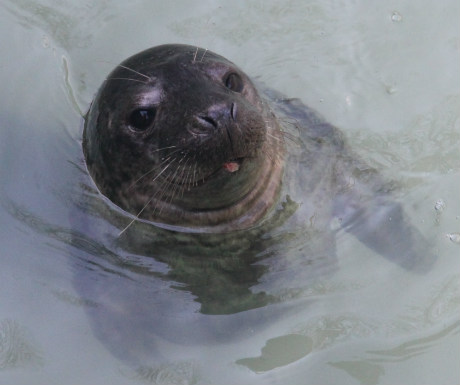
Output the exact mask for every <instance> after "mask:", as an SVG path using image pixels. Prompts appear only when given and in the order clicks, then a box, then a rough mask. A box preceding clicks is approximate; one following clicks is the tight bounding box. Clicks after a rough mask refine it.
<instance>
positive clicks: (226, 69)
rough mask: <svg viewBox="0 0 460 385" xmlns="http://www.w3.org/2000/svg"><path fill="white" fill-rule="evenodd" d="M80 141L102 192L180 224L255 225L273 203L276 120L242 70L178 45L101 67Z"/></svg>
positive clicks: (278, 154)
mask: <svg viewBox="0 0 460 385" xmlns="http://www.w3.org/2000/svg"><path fill="white" fill-rule="evenodd" d="M203 52H204V53H203ZM83 148H84V152H85V157H86V162H87V166H88V169H89V172H90V174H91V175H92V177H93V179H94V181H95V183H96V185H97V186H98V188H99V190H100V191H101V192H102V194H104V195H105V196H107V197H108V198H109V199H110V200H111V201H113V202H114V203H115V204H116V205H118V206H119V207H121V208H123V209H124V210H126V211H128V212H129V213H131V214H133V215H135V216H138V217H139V218H140V219H143V220H148V221H151V222H154V223H156V224H157V225H159V226H162V227H167V228H173V229H175V230H178V231H197V232H211V233H221V232H227V231H234V230H239V229H246V228H248V227H250V226H252V225H253V224H255V223H257V222H258V221H259V220H260V219H261V218H262V217H263V216H264V215H265V214H266V213H267V211H268V210H269V209H270V208H271V207H273V204H274V202H275V201H276V197H277V193H278V191H279V186H280V183H281V176H282V170H283V147H282V137H281V131H280V127H279V125H278V121H277V119H276V118H275V116H274V115H273V113H272V112H271V110H270V108H269V107H268V106H267V105H266V103H265V102H264V101H263V99H261V98H260V97H259V95H258V92H257V90H256V89H255V87H254V85H253V83H252V82H251V80H250V79H249V78H248V76H247V75H246V74H244V72H243V71H241V70H240V69H239V68H238V67H237V66H235V65H234V64H233V63H231V62H230V61H228V60H226V59H225V58H223V57H221V56H219V55H216V54H214V53H212V52H209V51H203V50H200V54H199V55H198V49H197V48H195V47H191V46H185V45H163V46H159V47H154V48H151V49H149V50H146V51H144V52H141V53H139V54H137V55H134V56H132V57H130V58H129V59H127V60H126V61H124V62H123V63H121V64H120V65H119V66H118V67H117V68H116V69H115V70H114V71H113V72H112V73H111V74H110V75H109V76H108V78H107V80H106V81H105V83H104V85H103V86H102V87H101V89H100V90H99V92H98V95H97V97H96V99H95V100H94V102H93V104H92V106H91V110H90V112H89V115H88V117H87V121H86V125H85V130H84V143H83Z"/></svg>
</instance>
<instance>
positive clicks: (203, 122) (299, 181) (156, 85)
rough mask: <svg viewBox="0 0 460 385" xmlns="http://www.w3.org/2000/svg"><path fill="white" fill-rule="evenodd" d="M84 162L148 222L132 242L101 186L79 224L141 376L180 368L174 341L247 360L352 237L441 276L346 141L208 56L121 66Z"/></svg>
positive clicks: (88, 278)
mask: <svg viewBox="0 0 460 385" xmlns="http://www.w3.org/2000/svg"><path fill="white" fill-rule="evenodd" d="M83 150H84V155H85V158H86V163H87V167H88V170H89V173H90V175H91V177H92V178H93V180H94V182H95V184H96V185H97V187H98V188H99V190H100V192H101V193H102V194H103V195H105V196H106V197H107V198H108V199H110V200H111V201H112V202H113V203H115V204H116V205H118V206H119V207H121V208H122V209H124V210H125V211H128V212H129V213H131V214H132V215H134V216H136V217H138V218H139V219H140V220H139V221H135V222H134V223H133V225H132V226H131V227H129V229H128V230H127V231H124V232H123V236H120V232H119V230H120V229H122V228H123V227H124V226H125V225H126V222H127V218H126V217H125V216H120V215H119V212H118V211H117V210H105V207H106V206H105V205H104V204H103V201H102V200H101V199H100V198H101V197H100V194H99V193H98V192H97V191H94V189H91V188H90V185H87V186H88V188H87V189H86V190H88V191H91V193H89V194H88V195H85V196H84V197H85V199H88V202H89V203H85V206H84V207H85V208H88V210H86V211H84V212H83V210H82V212H81V213H77V214H78V215H83V217H82V219H81V220H80V221H78V218H79V217H78V216H77V215H73V216H72V218H73V221H77V222H78V223H77V226H78V230H79V231H78V232H76V234H75V241H74V244H75V245H76V246H77V247H78V248H79V251H80V252H81V253H82V254H83V256H82V257H81V258H82V259H83V260H85V261H86V263H85V264H84V267H81V265H80V261H81V258H80V259H78V260H77V261H76V267H75V271H76V277H75V285H76V287H77V289H78V292H79V293H80V295H81V296H82V297H83V298H85V300H87V301H88V302H89V303H94V304H97V306H89V307H88V308H87V312H88V314H89V315H90V318H91V319H92V320H93V328H94V331H95V333H96V335H97V336H98V338H100V339H101V340H102V341H104V342H105V344H106V345H107V346H109V347H110V349H111V351H112V352H114V354H116V355H117V356H119V357H120V358H122V359H124V360H126V361H130V362H132V363H133V364H134V365H142V364H145V365H147V366H150V365H153V367H154V368H157V367H158V365H159V362H170V361H171V360H173V361H175V360H176V359H177V357H176V356H174V355H172V356H171V357H168V349H163V348H162V347H164V345H163V344H164V341H165V340H167V341H172V342H173V343H174V344H178V345H177V346H187V347H190V346H200V349H201V347H202V346H203V345H202V344H203V341H204V342H205V344H206V345H208V344H209V346H212V347H213V348H214V347H216V346H220V347H222V349H223V351H224V352H226V351H228V350H230V351H233V350H234V349H233V347H232V349H225V347H226V342H228V341H231V343H232V344H234V343H235V341H236V340H238V339H241V340H242V341H246V340H250V338H253V336H257V331H259V330H261V329H262V328H263V327H264V325H267V324H272V323H274V322H277V320H283V319H285V318H283V317H286V315H287V314H289V312H290V311H292V312H293V313H292V314H294V313H296V314H297V313H298V311H303V307H304V306H305V304H306V302H308V301H309V299H310V297H311V296H310V295H306V296H305V301H306V302H301V303H298V302H296V301H295V300H294V301H290V298H292V299H295V298H299V297H298V293H299V290H300V292H302V289H303V288H307V287H308V285H309V284H311V283H312V282H315V281H318V280H322V279H323V278H324V277H325V276H326V275H328V274H329V273H330V272H331V271H332V270H334V269H335V267H336V265H337V264H336V263H335V262H336V258H335V257H336V255H335V254H336V253H335V238H336V235H337V233H338V232H340V231H346V232H349V233H351V234H353V235H354V236H355V237H356V238H358V239H359V240H360V241H361V242H362V243H363V244H365V245H366V246H368V247H369V248H371V249H373V250H374V251H376V252H377V253H379V254H380V255H382V256H384V257H385V258H388V259H390V260H391V261H393V262H395V263H396V264H399V265H401V266H402V267H404V268H405V269H408V270H420V271H426V270H427V269H429V268H430V266H431V265H432V262H433V258H432V256H431V254H430V251H429V249H430V247H429V245H428V244H427V242H426V241H425V239H424V237H423V236H421V234H420V233H419V232H418V231H417V230H416V229H415V228H414V227H413V226H412V225H411V224H410V221H408V219H407V217H406V215H405V214H404V211H403V210H402V207H401V205H400V204H399V203H397V202H395V199H394V197H393V196H392V193H391V188H388V184H387V182H386V181H385V180H384V178H382V177H381V176H380V175H379V173H378V172H376V171H375V170H374V169H372V168H371V167H369V166H368V165H367V164H366V162H364V161H362V160H361V159H359V157H357V156H356V155H355V154H354V153H353V151H351V150H350V148H349V146H348V145H347V143H346V141H345V140H344V139H343V136H342V134H341V133H340V131H339V130H338V129H337V128H335V127H334V126H332V125H331V124H329V123H327V122H326V121H325V120H324V119H323V118H321V117H320V116H318V114H317V113H315V112H314V111H313V110H312V109H310V108H309V107H307V106H305V105H304V104H303V103H301V102H300V101H299V100H297V99H287V98H285V97H283V95H280V94H279V93H277V92H276V91H273V90H269V89H264V88H263V87H258V89H256V88H255V86H254V84H253V83H252V82H251V80H250V79H249V78H248V76H247V75H245V74H244V73H243V72H242V71H241V70H240V69H239V68H238V67H236V66H235V65H234V64H232V63H231V62H229V61H228V60H226V59H224V58H223V57H221V56H219V55H216V54H214V53H211V52H209V51H206V50H203V49H197V48H196V47H191V46H184V45H164V46H159V47H155V48H151V49H148V50H146V51H144V52H141V53H139V54H137V55H134V56H132V57H131V58H129V59H127V60H126V61H124V62H123V63H122V64H120V65H119V66H118V67H117V68H116V69H115V70H114V71H113V72H112V73H111V74H110V75H109V76H108V77H107V79H106V81H105V82H104V84H103V85H102V87H101V88H100V90H99V92H98V94H97V96H96V98H95V100H94V101H93V103H92V105H91V108H90V111H89V113H88V115H87V119H86V123H85V129H84V134H83ZM85 178H86V179H89V178H87V175H86V174H85ZM89 182H90V181H89V180H88V183H89ZM91 183H92V182H91ZM102 206H103V207H104V209H101V207H102ZM94 208H96V209H94ZM87 212H89V213H90V214H96V215H90V216H89V215H86V214H87ZM120 217H122V218H120ZM120 220H121V222H120ZM152 223H153V224H155V225H156V226H152ZM165 228H166V229H165ZM169 230H178V231H169ZM242 230H244V231H242ZM210 233H212V234H210ZM86 266H90V268H86ZM357 274H361V272H358V270H357ZM307 290H308V289H307ZM300 297H302V295H301V296H300ZM247 310H250V311H248V312H247ZM215 315H220V316H219V317H215ZM291 321H292V322H295V325H297V320H296V319H292V320H291ZM280 322H281V321H280ZM283 322H284V321H283ZM295 328H296V327H294V324H293V325H292V329H295ZM275 329H276V328H275ZM288 329H289V328H288ZM254 333H255V334H254ZM252 342H254V340H252ZM243 345H244V344H243ZM232 346H234V345H232ZM246 350H247V348H246V347H244V346H242V350H241V352H239V353H238V352H237V353H236V354H237V355H238V354H240V356H239V357H237V358H242V357H245V356H246V354H247V351H246ZM187 352H190V351H189V350H187ZM187 354H188V353H184V354H183V353H182V349H181V351H180V352H179V355H180V357H182V356H184V357H189V358H190V359H193V360H194V359H195V355H194V354H193V350H192V351H191V353H190V354H188V356H187ZM241 355H242V356H241ZM212 356H213V357H214V356H215V352H214V351H213V353H212ZM227 366H228V362H227V361H226V362H225V367H227ZM160 369H161V367H160ZM155 370H156V369H155ZM154 372H155V371H154ZM191 382H192V381H191Z"/></svg>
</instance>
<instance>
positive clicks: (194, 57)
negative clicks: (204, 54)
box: [192, 47, 198, 63]
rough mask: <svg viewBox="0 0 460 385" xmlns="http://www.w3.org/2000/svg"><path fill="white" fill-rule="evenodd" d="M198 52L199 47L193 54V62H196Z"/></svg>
mask: <svg viewBox="0 0 460 385" xmlns="http://www.w3.org/2000/svg"><path fill="white" fill-rule="evenodd" d="M197 54H198V47H196V51H195V55H194V56H193V60H192V63H195V60H196V55H197Z"/></svg>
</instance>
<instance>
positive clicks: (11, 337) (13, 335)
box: [0, 319, 43, 371]
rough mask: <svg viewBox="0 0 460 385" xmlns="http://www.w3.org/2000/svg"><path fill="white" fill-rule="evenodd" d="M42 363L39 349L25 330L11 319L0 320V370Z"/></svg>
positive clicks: (34, 365)
mask: <svg viewBox="0 0 460 385" xmlns="http://www.w3.org/2000/svg"><path fill="white" fill-rule="evenodd" d="M42 364H43V358H42V356H41V352H40V350H39V349H38V348H37V347H36V345H35V344H34V343H33V342H32V340H31V339H30V336H29V335H28V333H27V331H26V330H25V329H24V328H23V327H22V326H21V325H19V323H18V322H17V321H15V320H12V319H4V320H1V321H0V371H1V370H4V369H12V368H20V367H30V366H32V367H36V366H40V365H42Z"/></svg>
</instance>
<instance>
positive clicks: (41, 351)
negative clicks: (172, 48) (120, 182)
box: [0, 0, 460, 385]
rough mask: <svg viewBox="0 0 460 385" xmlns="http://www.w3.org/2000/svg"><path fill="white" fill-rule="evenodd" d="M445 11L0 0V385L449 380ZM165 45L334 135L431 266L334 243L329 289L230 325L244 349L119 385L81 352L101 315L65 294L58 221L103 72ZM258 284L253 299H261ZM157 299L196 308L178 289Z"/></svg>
mask: <svg viewBox="0 0 460 385" xmlns="http://www.w3.org/2000/svg"><path fill="white" fill-rule="evenodd" d="M458 8H459V5H458V4H457V3H456V2H454V1H445V2H443V3H436V4H435V3H431V2H427V1H426V2H423V4H422V3H420V2H419V3H417V4H413V3H411V2H409V1H404V2H390V1H388V2H385V3H379V4H370V3H369V2H364V1H350V2H344V1H330V2H319V1H318V2H314V1H311V2H308V3H306V2H301V1H297V2H296V1H291V2H284V3H283V4H281V3H279V2H275V1H273V2H272V1H265V2H257V1H251V2H242V1H241V2H232V4H231V5H229V4H228V3H225V2H220V3H219V2H211V1H210V2H200V3H199V5H198V4H194V5H193V8H192V9H190V5H189V4H188V3H187V2H175V3H167V4H162V5H156V4H153V3H151V2H146V1H145V2H143V1H135V2H129V3H126V2H116V1H104V2H98V3H97V4H93V3H92V2H78V3H75V4H72V3H71V2H63V1H49V2H45V1H42V2H39V3H38V2H32V1H17V0H16V1H7V0H2V1H1V3H0V10H1V11H0V25H1V26H2V27H1V28H2V32H3V33H2V38H1V39H0V50H1V52H2V59H1V60H0V69H1V75H0V76H1V80H2V81H1V84H2V87H1V90H0V93H1V94H0V95H1V106H0V125H1V131H0V156H1V166H0V169H1V176H2V177H1V182H0V188H1V190H0V192H1V198H0V210H1V215H0V221H1V225H0V226H1V227H0V229H1V230H0V237H1V243H0V244H1V252H0V255H1V261H2V262H1V263H2V269H1V270H0V383H2V384H3V383H4V384H32V383H33V384H81V383H92V384H105V383H112V384H129V383H132V384H138V383H145V382H147V383H148V382H149V381H150V382H153V381H152V379H153V378H156V379H157V383H161V381H163V383H170V382H172V381H173V380H174V379H175V381H176V383H177V382H179V383H180V381H182V380H184V379H187V380H188V381H189V382H191V383H193V382H197V383H213V384H233V383H241V384H259V383H274V384H278V383H279V384H281V383H283V384H284V383H289V384H297V383H301V384H306V383H311V384H318V383H321V384H335V383H339V382H340V383H342V384H395V383H405V384H433V383H437V384H449V385H450V384H454V383H459V382H460V379H459V373H458V359H459V354H460V352H459V350H460V349H459V346H460V344H459V337H458V335H459V329H460V320H459V317H458V314H459V312H458V311H459V305H460V295H459V289H460V288H459V278H460V277H459V273H458V271H459V267H460V262H459V259H458V253H459V247H460V246H459V243H458V234H459V233H460V224H459V221H460V205H459V203H458V193H459V190H460V188H459V187H460V186H459V173H460V167H459V155H458V145H459V136H460V123H459V115H460V111H459V110H460V107H459V102H460V94H459V84H460V81H459V80H460V79H459V78H460V72H459V70H458V62H459V54H458V49H459V33H458V31H459V25H458V24H459V23H458V18H457V15H458V11H459V9H458ZM167 42H181V43H188V44H197V45H200V46H202V47H206V48H209V49H211V50H213V51H215V52H218V53H220V54H222V55H224V56H226V57H228V58H229V59H230V60H232V61H234V62H235V63H238V64H239V65H240V66H241V67H242V68H243V69H244V70H245V71H246V72H247V73H248V74H250V75H252V76H254V77H257V78H258V79H259V80H261V81H263V82H264V83H266V84H269V85H270V86H271V87H273V88H275V89H278V90H280V91H282V92H283V93H285V94H287V95H289V96H292V97H300V98H301V99H302V100H303V101H304V102H305V103H306V104H308V105H311V106H312V107H314V108H316V109H317V110H318V111H320V112H321V113H322V114H323V115H324V116H325V117H326V118H327V119H328V121H330V122H332V123H334V124H335V125H337V126H338V127H340V128H341V129H342V130H343V131H344V132H345V134H346V136H347V137H348V138H349V141H350V143H351V145H352V146H353V147H354V148H355V149H356V150H357V152H359V154H360V155H361V156H362V157H364V158H365V159H366V160H367V161H368V162H369V163H370V164H371V165H373V166H375V167H377V168H378V169H380V170H381V172H382V173H383V174H384V175H387V176H389V177H391V178H392V179H396V180H397V181H398V183H399V184H400V186H401V188H400V190H399V193H398V198H399V199H401V201H402V202H403V204H404V207H405V209H406V210H407V212H408V213H409V215H410V217H411V220H412V222H413V223H414V224H415V225H416V226H417V227H418V228H419V229H420V230H421V231H422V232H423V233H424V234H425V235H426V236H427V238H430V239H432V240H433V246H434V247H435V248H436V250H437V251H438V255H439V259H438V262H437V263H436V265H435V266H434V267H433V268H432V269H431V271H430V272H429V273H427V274H425V275H418V274H413V273H411V272H409V271H406V270H403V269H401V268H399V267H398V266H396V265H395V264H393V263H391V262H390V261H388V260H386V259H384V258H381V257H379V256H378V255H376V254H375V253H373V252H370V251H369V250H368V249H366V248H365V247H364V246H363V245H361V244H360V243H359V242H358V241H356V240H355V239H354V238H352V237H351V236H347V235H342V236H340V237H339V239H338V241H337V254H338V258H337V269H336V271H334V273H333V274H332V275H331V276H328V277H327V279H326V278H325V279H323V280H318V281H316V282H314V283H312V284H311V285H306V286H305V287H303V288H302V289H301V290H300V291H299V292H297V294H296V295H293V292H292V291H290V292H289V293H288V294H289V295H290V296H288V297H287V298H286V302H285V305H286V307H285V308H276V307H270V306H267V307H266V311H267V317H266V319H264V320H263V322H260V324H259V323H257V322H253V321H252V318H251V314H252V313H251V312H241V313H237V315H234V316H233V317H234V319H235V321H234V322H241V324H242V325H251V327H252V329H251V330H249V331H248V332H247V333H246V334H244V333H243V334H242V335H243V336H242V337H240V338H235V339H234V340H232V339H227V340H225V341H223V342H220V343H215V341H211V340H208V341H206V340H205V341H202V343H201V344H198V343H193V344H189V345H186V346H181V345H179V344H174V343H170V342H167V341H166V340H165V341H163V342H162V345H161V350H162V351H163V352H164V353H165V354H166V353H167V354H169V355H170V356H172V357H175V359H174V360H172V361H171V362H170V364H169V366H161V367H160V370H159V371H157V372H154V371H152V370H149V369H148V368H145V369H144V371H143V372H142V371H141V372H138V373H134V371H133V369H132V366H131V365H130V364H129V363H127V362H126V361H123V359H122V358H121V359H120V358H119V357H118V356H117V355H116V354H114V352H113V349H112V350H109V349H107V346H106V345H105V344H104V341H103V340H101V339H98V338H96V336H95V334H94V320H93V319H91V316H90V315H91V309H93V308H94V307H95V306H96V307H97V303H96V304H95V303H92V302H91V301H90V300H88V299H87V298H84V296H82V295H81V290H80V291H78V290H77V289H76V284H75V279H76V278H78V277H80V276H81V274H82V272H84V271H85V269H88V268H89V266H87V265H86V264H85V259H84V258H83V259H78V257H79V254H78V250H75V249H72V248H70V247H69V245H68V242H67V241H68V236H69V234H70V233H71V232H72V229H73V220H72V216H74V215H75V213H78V215H81V216H82V217H83V218H85V217H86V213H85V212H82V210H81V208H80V206H79V200H78V199H79V197H81V196H82V195H83V194H84V187H85V185H84V183H83V184H82V181H85V179H84V175H82V172H81V167H82V153H81V143H80V141H81V132H82V118H81V116H82V114H84V113H85V112H86V110H87V109H88V106H89V104H90V102H91V99H92V97H93V95H94V93H95V92H96V90H97V88H98V86H99V85H100V83H101V82H102V80H103V79H104V77H105V76H106V75H107V73H108V72H109V71H110V70H111V69H112V68H113V67H114V65H116V64H117V63H118V62H120V61H121V60H123V59H124V58H125V57H127V56H129V55H131V54H133V53H135V52H137V51H140V50H142V49H144V48H147V47H149V46H153V45H157V44H161V43H167ZM440 201H441V202H442V204H440V203H439V202H440ZM96 241H100V239H96ZM121 256H122V255H121ZM139 258H140V259H139V260H138V261H137V262H136V263H139V264H140V263H144V264H146V263H147V262H146V261H145V260H143V259H142V256H139ZM150 263H151V265H149V268H152V269H156V270H157V271H166V270H167V266H165V265H161V264H160V263H157V264H155V263H153V262H150ZM142 266H145V265H142ZM271 278H273V277H271ZM271 278H270V275H264V276H262V277H261V278H260V279H259V282H258V284H257V285H256V286H255V287H254V288H253V289H254V290H257V291H263V290H269V289H273V283H272V282H273V281H272V280H271ZM138 279H139V282H141V279H140V278H138ZM142 282H144V281H142ZM147 283H148V280H147ZM156 285H158V284H156ZM127 287H128V286H127ZM155 287H157V288H158V286H155ZM165 287H166V289H167V288H168V287H169V285H168V282H166V284H165ZM121 288H123V286H121ZM166 289H165V290H166ZM127 290H128V289H127ZM121 293H123V291H121ZM178 293H179V294H178ZM163 295H164V296H165V297H164V298H167V299H168V294H167V292H166V294H163ZM162 298H163V297H162ZM172 298H173V299H172ZM169 300H170V302H171V304H172V305H171V306H177V307H180V303H184V304H186V305H187V306H189V307H187V308H185V310H184V311H183V313H182V314H183V315H184V317H187V316H188V317H191V318H193V317H194V314H197V313H194V312H193V310H194V309H193V302H192V301H190V298H188V297H187V292H186V291H176V292H174V294H171V297H170V298H169ZM180 301H183V302H180ZM195 304H196V302H195ZM273 309H274V310H273ZM270 312H271V313H270ZM273 314H274V315H277V316H279V317H278V318H274V317H273V318H272V317H271V315H273ZM203 319H206V318H205V317H204V316H203ZM225 322H227V321H225ZM230 324H232V323H231V322H230ZM240 332H241V331H240ZM293 335H294V336H295V338H292V336H293ZM240 336H241V334H240ZM187 357H193V358H194V359H193V360H190V359H185V358H187Z"/></svg>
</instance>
